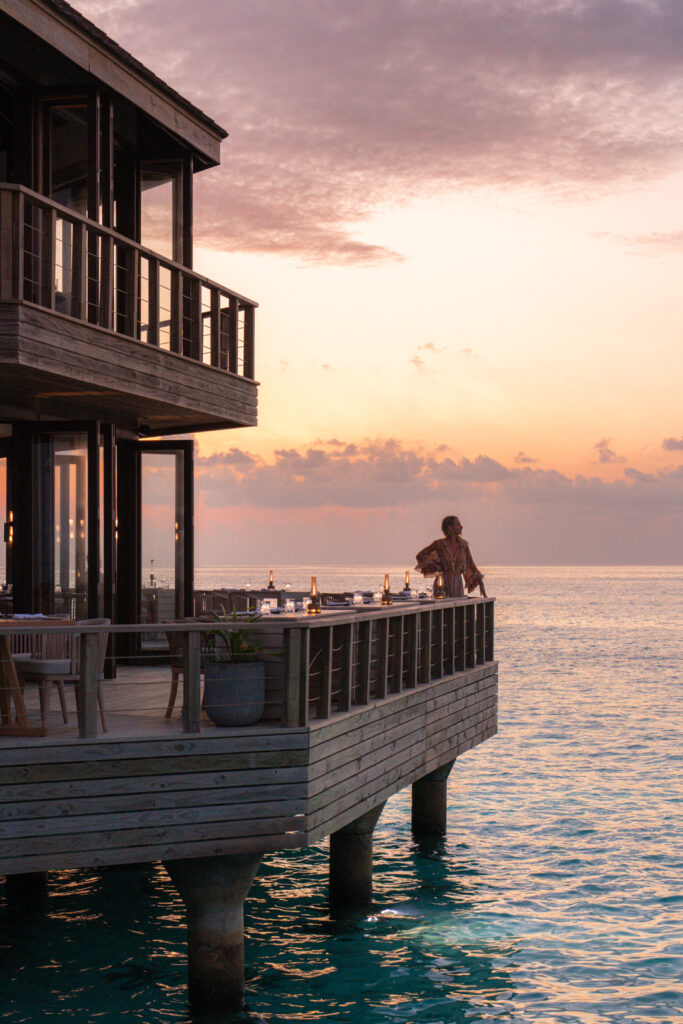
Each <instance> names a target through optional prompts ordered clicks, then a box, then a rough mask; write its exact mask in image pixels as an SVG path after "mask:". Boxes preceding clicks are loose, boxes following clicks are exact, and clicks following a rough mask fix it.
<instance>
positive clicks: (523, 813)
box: [0, 566, 683, 1024]
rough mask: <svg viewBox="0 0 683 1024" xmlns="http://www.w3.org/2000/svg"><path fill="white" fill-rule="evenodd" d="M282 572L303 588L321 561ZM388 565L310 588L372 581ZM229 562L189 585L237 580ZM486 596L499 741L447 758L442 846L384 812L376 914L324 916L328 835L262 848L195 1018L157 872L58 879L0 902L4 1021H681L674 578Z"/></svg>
mask: <svg viewBox="0 0 683 1024" xmlns="http://www.w3.org/2000/svg"><path fill="white" fill-rule="evenodd" d="M267 568H269V567H264V568H263V570H262V571H261V570H252V572H253V574H254V578H253V579H252V580H251V581H250V582H252V584H253V585H254V586H257V585H258V586H260V585H263V582H265V580H267ZM274 568H275V569H276V573H275V576H276V583H280V582H282V583H284V582H285V578H284V574H285V573H286V574H287V575H288V576H289V577H290V578H289V579H288V580H287V582H290V583H291V584H292V587H293V588H298V587H302V586H303V585H304V584H305V582H306V580H307V577H310V572H311V570H310V569H307V568H306V567H305V566H300V567H295V566H288V567H284V566H279V567H274ZM385 568H387V567H375V568H369V569H368V568H367V567H352V568H351V569H348V568H347V569H342V568H341V567H340V568H336V569H335V568H334V567H327V568H322V569H318V579H319V583H320V585H321V587H323V588H324V589H329V590H337V589H343V588H346V587H349V588H353V587H355V586H362V587H364V588H365V587H368V588H369V589H374V588H375V587H376V586H377V584H378V582H381V580H382V574H383V572H384V570H385ZM389 568H391V571H392V573H394V574H395V576H396V580H398V579H399V578H400V575H401V570H402V569H403V568H405V567H389ZM221 572H222V574H223V575H222V576H221V575H220V574H221ZM230 572H233V573H234V574H233V575H231V574H230V573H229V571H228V570H226V569H224V570H221V569H220V568H212V569H210V570H204V574H205V575H204V578H202V577H201V576H200V577H199V578H198V580H197V582H198V585H200V586H201V585H204V586H210V585H219V584H221V583H237V582H240V583H244V582H247V579H246V577H245V575H244V572H245V570H242V576H241V577H240V576H239V570H237V569H235V570H231V571H230ZM281 574H283V575H281ZM219 576H220V578H219ZM262 576H265V579H262V578H261V577H262ZM392 582H393V579H392ZM487 585H488V589H489V593H490V594H492V595H494V596H495V597H496V598H497V606H496V623H497V632H496V641H497V657H498V659H499V661H500V682H501V686H500V714H499V730H500V731H499V735H498V736H497V737H495V738H494V739H492V740H489V741H487V742H486V743H485V744H483V745H482V746H481V747H479V748H477V749H475V750H474V751H471V752H469V753H468V754H466V755H464V756H463V757H462V758H461V759H460V760H459V761H458V762H457V763H456V766H455V767H454V769H453V772H452V773H451V778H450V786H449V832H448V836H447V837H446V838H445V839H443V840H440V841H437V842H428V843H422V844H420V843H416V842H415V841H414V839H413V837H412V835H411V832H410V827H409V816H410V801H409V793H405V792H404V793H401V794H398V795H397V796H396V797H394V798H392V799H391V800H390V801H389V802H388V804H387V806H386V808H385V810H384V812H383V814H382V817H381V818H380V821H379V824H378V826H377V829H376V831H375V860H374V886H375V900H374V906H373V907H372V908H371V910H370V911H369V912H368V913H364V914H358V915H356V916H353V917H350V918H347V919H344V920H333V919H331V918H330V916H329V914H328V911H327V907H326V882H327V850H326V844H325V843H322V844H320V845H319V846H317V847H314V848H312V849H310V850H305V851H297V852H295V853H288V854H272V855H268V856H267V857H266V858H265V860H264V864H263V867H262V869H261V870H260V872H259V874H258V876H257V879H256V881H255V883H254V885H253V887H252V890H251V893H250V896H249V899H248V902H247V905H246V915H245V916H246V974H247V1009H246V1010H245V1012H244V1013H243V1014H240V1015H237V1016H236V1017H235V1016H230V1015H228V1014H225V1015H218V1016H213V1017H210V1018H207V1017H206V1016H203V1015H201V1014H197V1013H195V1012H193V1011H192V1010H191V1009H190V1008H189V1007H188V1005H187V1001H186V991H185V959H184V955H185V954H184V939H185V934H184V910H183V906H182V903H181V901H180V900H179V898H178V896H177V895H176V893H175V892H174V890H173V887H172V886H171V885H170V882H169V881H168V878H167V876H166V874H165V872H164V870H163V868H162V867H161V866H160V865H148V866H144V867H140V868H135V869H121V870H112V871H108V872H105V873H103V874H99V873H96V872H91V871H68V872H61V873H58V874H55V875H54V876H51V877H52V885H51V893H50V897H49V900H48V909H47V914H38V915H26V914H18V913H16V912H14V911H11V910H10V909H9V908H8V907H7V905H6V903H5V902H4V897H0V992H2V1004H1V1006H0V1019H2V1020H3V1021H8V1022H11V1024H19V1022H29V1021H30V1022H33V1021H38V1020H41V1021H43V1020H44V1021H59V1022H62V1021H63V1022H64V1024H66V1022H67V1021H68V1022H70V1024H80V1022H100V1021H101V1022H106V1024H110V1022H111V1024H113V1022H118V1021H124V1022H128V1021H130V1022H131V1024H133V1022H144V1024H151V1022H174V1021H178V1022H187V1024H190V1022H192V1024H204V1022H206V1024H209V1021H210V1022H211V1024H228V1022H233V1021H249V1022H273V1024H275V1022H290V1021H306V1022H318V1021H321V1022H328V1021H349V1022H357V1024H366V1022H367V1024H412V1022H415V1024H459V1022H468V1024H472V1022H477V1021H489V1022H494V1021H495V1022H502V1021H506V1022H508V1021H509V1022H513V1024H527V1022H528V1024H532V1022H533V1024H604V1022H610V1024H611V1022H615V1024H617V1022H618V1024H649V1022H667V1024H674V1022H681V1021H683V894H682V887H681V879H682V876H683V871H682V868H683V828H682V827H681V800H682V796H681V794H682V791H683V787H682V785H681V782H682V774H683V773H682V751H683V744H682V742H681V739H682V737H681V732H682V727H681V723H682V722H683V708H682V706H681V705H682V703H683V701H682V692H683V687H682V682H681V675H682V666H683V611H682V609H683V568H661V567H656V568H642V567H640V568H578V569H577V568H572V569H565V568H511V567H506V568H491V569H489V570H488V572H487ZM0 892H2V890H1V889H0Z"/></svg>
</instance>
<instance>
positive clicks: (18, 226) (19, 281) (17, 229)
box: [12, 192, 26, 299]
mask: <svg viewBox="0 0 683 1024" xmlns="http://www.w3.org/2000/svg"><path fill="white" fill-rule="evenodd" d="M25 217H26V207H25V202H24V193H23V192H15V194H14V217H13V220H12V248H13V249H14V270H13V274H12V277H13V282H14V284H13V291H14V295H15V296H16V297H17V299H23V298H24V259H25V256H26V223H25Z"/></svg>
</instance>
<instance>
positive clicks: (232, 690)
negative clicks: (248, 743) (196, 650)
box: [204, 609, 266, 726]
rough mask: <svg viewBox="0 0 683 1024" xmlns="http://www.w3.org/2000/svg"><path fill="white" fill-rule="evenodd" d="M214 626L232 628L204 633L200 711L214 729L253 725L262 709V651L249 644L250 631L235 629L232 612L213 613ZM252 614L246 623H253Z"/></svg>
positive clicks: (240, 627)
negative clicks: (217, 726)
mask: <svg viewBox="0 0 683 1024" xmlns="http://www.w3.org/2000/svg"><path fill="white" fill-rule="evenodd" d="M214 616H215V618H216V619H217V621H218V622H226V623H227V622H230V623H234V624H235V625H234V628H231V629H220V630H216V632H212V633H206V634H205V641H206V650H205V653H204V710H205V711H206V713H207V715H208V716H209V718H210V719H211V721H212V722H215V723H216V725H233V726H234V725H255V724H256V722H258V721H259V720H260V719H261V718H262V717H263V712H264V710H265V706H266V681H265V665H264V663H263V661H262V660H261V659H262V656H263V655H264V654H265V653H266V651H265V650H264V649H263V648H261V647H258V646H256V644H255V643H254V642H253V630H252V629H250V628H249V626H248V625H247V626H245V625H239V626H238V625H237V623H238V622H240V621H243V620H239V619H238V618H237V614H236V613H235V612H233V613H232V617H229V616H228V615H227V614H226V612H225V609H222V611H221V613H218V612H214ZM255 618H257V616H256V614H254V615H250V616H249V617H248V619H247V620H246V621H247V622H253V621H254V619H255Z"/></svg>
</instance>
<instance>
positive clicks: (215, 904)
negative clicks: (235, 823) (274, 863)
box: [164, 853, 262, 1012]
mask: <svg viewBox="0 0 683 1024" xmlns="http://www.w3.org/2000/svg"><path fill="white" fill-rule="evenodd" d="M261 857H262V854H260V853H241V854H240V853H238V854H231V855H228V854H226V855H223V856H217V857H197V858H193V859H190V860H172V861H165V862H164V867H165V868H166V870H167V871H168V873H169V875H170V876H171V881H172V882H173V884H174V885H175V886H176V888H177V889H178V892H179V893H180V895H181V897H182V899H183V902H184V903H185V906H186V907H187V961H188V962H187V966H188V990H189V997H190V1002H192V1003H194V1004H195V1005H196V1006H199V1007H202V1008H204V1009H207V1010H217V1011H221V1012H225V1011H226V1010H230V1009H239V1008H240V1007H241V1005H242V1002H243V999H244V900H245V898H246V895H247V893H248V892H249V887H250V886H251V883H252V882H253V880H254V876H255V874H256V872H257V871H258V868H259V865H260V863H261Z"/></svg>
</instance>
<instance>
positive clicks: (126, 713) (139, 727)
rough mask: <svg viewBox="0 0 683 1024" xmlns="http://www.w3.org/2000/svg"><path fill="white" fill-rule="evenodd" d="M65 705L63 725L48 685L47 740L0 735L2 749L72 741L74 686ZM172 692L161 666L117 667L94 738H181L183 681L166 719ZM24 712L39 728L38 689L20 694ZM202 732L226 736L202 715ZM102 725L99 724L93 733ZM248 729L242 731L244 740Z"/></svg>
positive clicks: (75, 728) (30, 688)
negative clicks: (104, 725) (102, 720)
mask: <svg viewBox="0 0 683 1024" xmlns="http://www.w3.org/2000/svg"><path fill="white" fill-rule="evenodd" d="M65 690H66V702H67V714H68V718H69V721H68V723H67V724H65V723H64V721H63V720H62V712H61V708H60V705H59V696H58V694H57V689H56V687H54V686H53V688H52V694H51V698H50V711H49V714H48V720H47V736H46V737H40V738H38V739H35V738H34V739H27V738H26V737H21V736H4V737H2V738H1V739H0V744H1V745H2V746H3V747H11V746H14V747H25V746H27V745H33V744H35V743H50V742H54V741H59V742H61V741H69V740H74V741H77V740H78V739H79V737H78V721H77V716H76V697H75V692H74V687H73V685H70V684H66V686H65ZM170 692H171V669H170V668H169V666H167V665H166V666H165V665H145V666H133V667H126V668H121V667H119V669H118V671H117V678H116V679H106V680H105V681H104V682H103V684H102V695H103V699H104V709H105V716H106V719H107V732H106V733H104V732H100V733H99V735H98V737H97V739H98V740H102V741H106V742H111V740H116V739H128V740H131V739H146V738H149V739H154V738H163V737H172V736H181V735H183V722H182V705H183V695H182V680H181V682H180V685H179V687H178V696H177V699H176V703H175V707H174V709H173V714H172V716H171V718H166V717H165V714H166V708H167V706H168V699H169V695H170ZM24 700H25V703H26V710H27V712H28V715H29V719H30V721H31V724H32V725H40V722H41V719H40V704H39V700H38V688H37V686H32V685H30V684H27V686H26V687H25V690H24ZM201 727H202V731H204V729H206V730H207V731H212V730H213V731H215V732H216V733H217V734H220V733H223V732H229V731H230V730H227V729H221V728H219V727H218V726H216V725H214V723H213V722H211V721H210V719H209V718H208V716H207V715H205V714H204V713H202V722H201ZM100 728H101V723H100V722H99V721H98V729H100ZM277 728H278V725H277V724H272V723H267V722H261V723H259V725H258V726H257V727H255V729H257V731H258V732H259V733H262V732H263V731H264V730H270V729H273V730H275V729H277ZM248 731H249V730H248V728H245V727H244V726H242V727H241V729H240V732H241V734H242V735H244V734H245V733H246V732H248Z"/></svg>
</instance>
